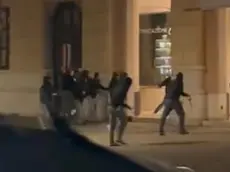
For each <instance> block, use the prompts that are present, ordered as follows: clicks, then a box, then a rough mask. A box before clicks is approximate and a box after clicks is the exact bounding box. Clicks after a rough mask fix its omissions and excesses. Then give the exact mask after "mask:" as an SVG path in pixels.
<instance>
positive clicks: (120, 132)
mask: <svg viewBox="0 0 230 172" xmlns="http://www.w3.org/2000/svg"><path fill="white" fill-rule="evenodd" d="M118 113H119V114H118V119H119V128H118V137H117V142H119V143H121V144H125V142H124V141H123V140H122V138H123V135H124V132H125V129H126V126H127V124H128V118H127V115H126V113H125V110H124V108H121V109H120V110H119V111H118Z"/></svg>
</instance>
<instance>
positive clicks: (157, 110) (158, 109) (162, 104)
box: [154, 102, 164, 113]
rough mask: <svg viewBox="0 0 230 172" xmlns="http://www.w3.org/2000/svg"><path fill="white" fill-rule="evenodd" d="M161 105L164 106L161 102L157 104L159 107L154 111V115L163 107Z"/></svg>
mask: <svg viewBox="0 0 230 172" xmlns="http://www.w3.org/2000/svg"><path fill="white" fill-rule="evenodd" d="M163 105H164V102H162V103H161V104H159V105H158V106H157V107H156V109H155V110H154V113H158V112H159V110H161V108H162V107H163Z"/></svg>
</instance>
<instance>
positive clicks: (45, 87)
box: [39, 76, 53, 129]
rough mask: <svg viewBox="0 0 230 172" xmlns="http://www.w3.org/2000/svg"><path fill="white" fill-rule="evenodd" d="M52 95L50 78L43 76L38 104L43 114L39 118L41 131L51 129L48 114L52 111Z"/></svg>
mask: <svg viewBox="0 0 230 172" xmlns="http://www.w3.org/2000/svg"><path fill="white" fill-rule="evenodd" d="M52 93H53V86H52V83H51V78H50V77H49V76H44V77H43V83H42V85H41V87H40V103H41V108H42V111H43V114H42V116H40V118H39V121H40V124H41V127H42V128H43V129H47V128H49V127H51V126H50V125H51V119H50V113H51V110H52Z"/></svg>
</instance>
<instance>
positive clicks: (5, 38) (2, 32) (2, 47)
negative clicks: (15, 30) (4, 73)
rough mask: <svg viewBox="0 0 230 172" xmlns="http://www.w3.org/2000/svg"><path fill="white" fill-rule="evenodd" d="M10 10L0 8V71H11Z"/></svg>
mask: <svg viewBox="0 0 230 172" xmlns="http://www.w3.org/2000/svg"><path fill="white" fill-rule="evenodd" d="M9 16H10V10H9V8H7V7H1V8H0V69H1V70H7V69H9V53H10V47H9V40H10V39H9V36H10V35H9V31H10V23H9V22H10V21H9Z"/></svg>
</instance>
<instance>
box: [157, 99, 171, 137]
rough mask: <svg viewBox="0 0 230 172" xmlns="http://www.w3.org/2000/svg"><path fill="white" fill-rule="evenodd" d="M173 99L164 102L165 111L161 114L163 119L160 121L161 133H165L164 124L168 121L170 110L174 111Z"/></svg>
mask: <svg viewBox="0 0 230 172" xmlns="http://www.w3.org/2000/svg"><path fill="white" fill-rule="evenodd" d="M171 104H172V101H171V100H166V101H165V102H164V106H165V107H164V110H163V113H162V116H161V121H160V135H164V134H165V132H164V125H165V122H166V119H167V117H168V115H169V114H170V112H171V111H172V106H171Z"/></svg>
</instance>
